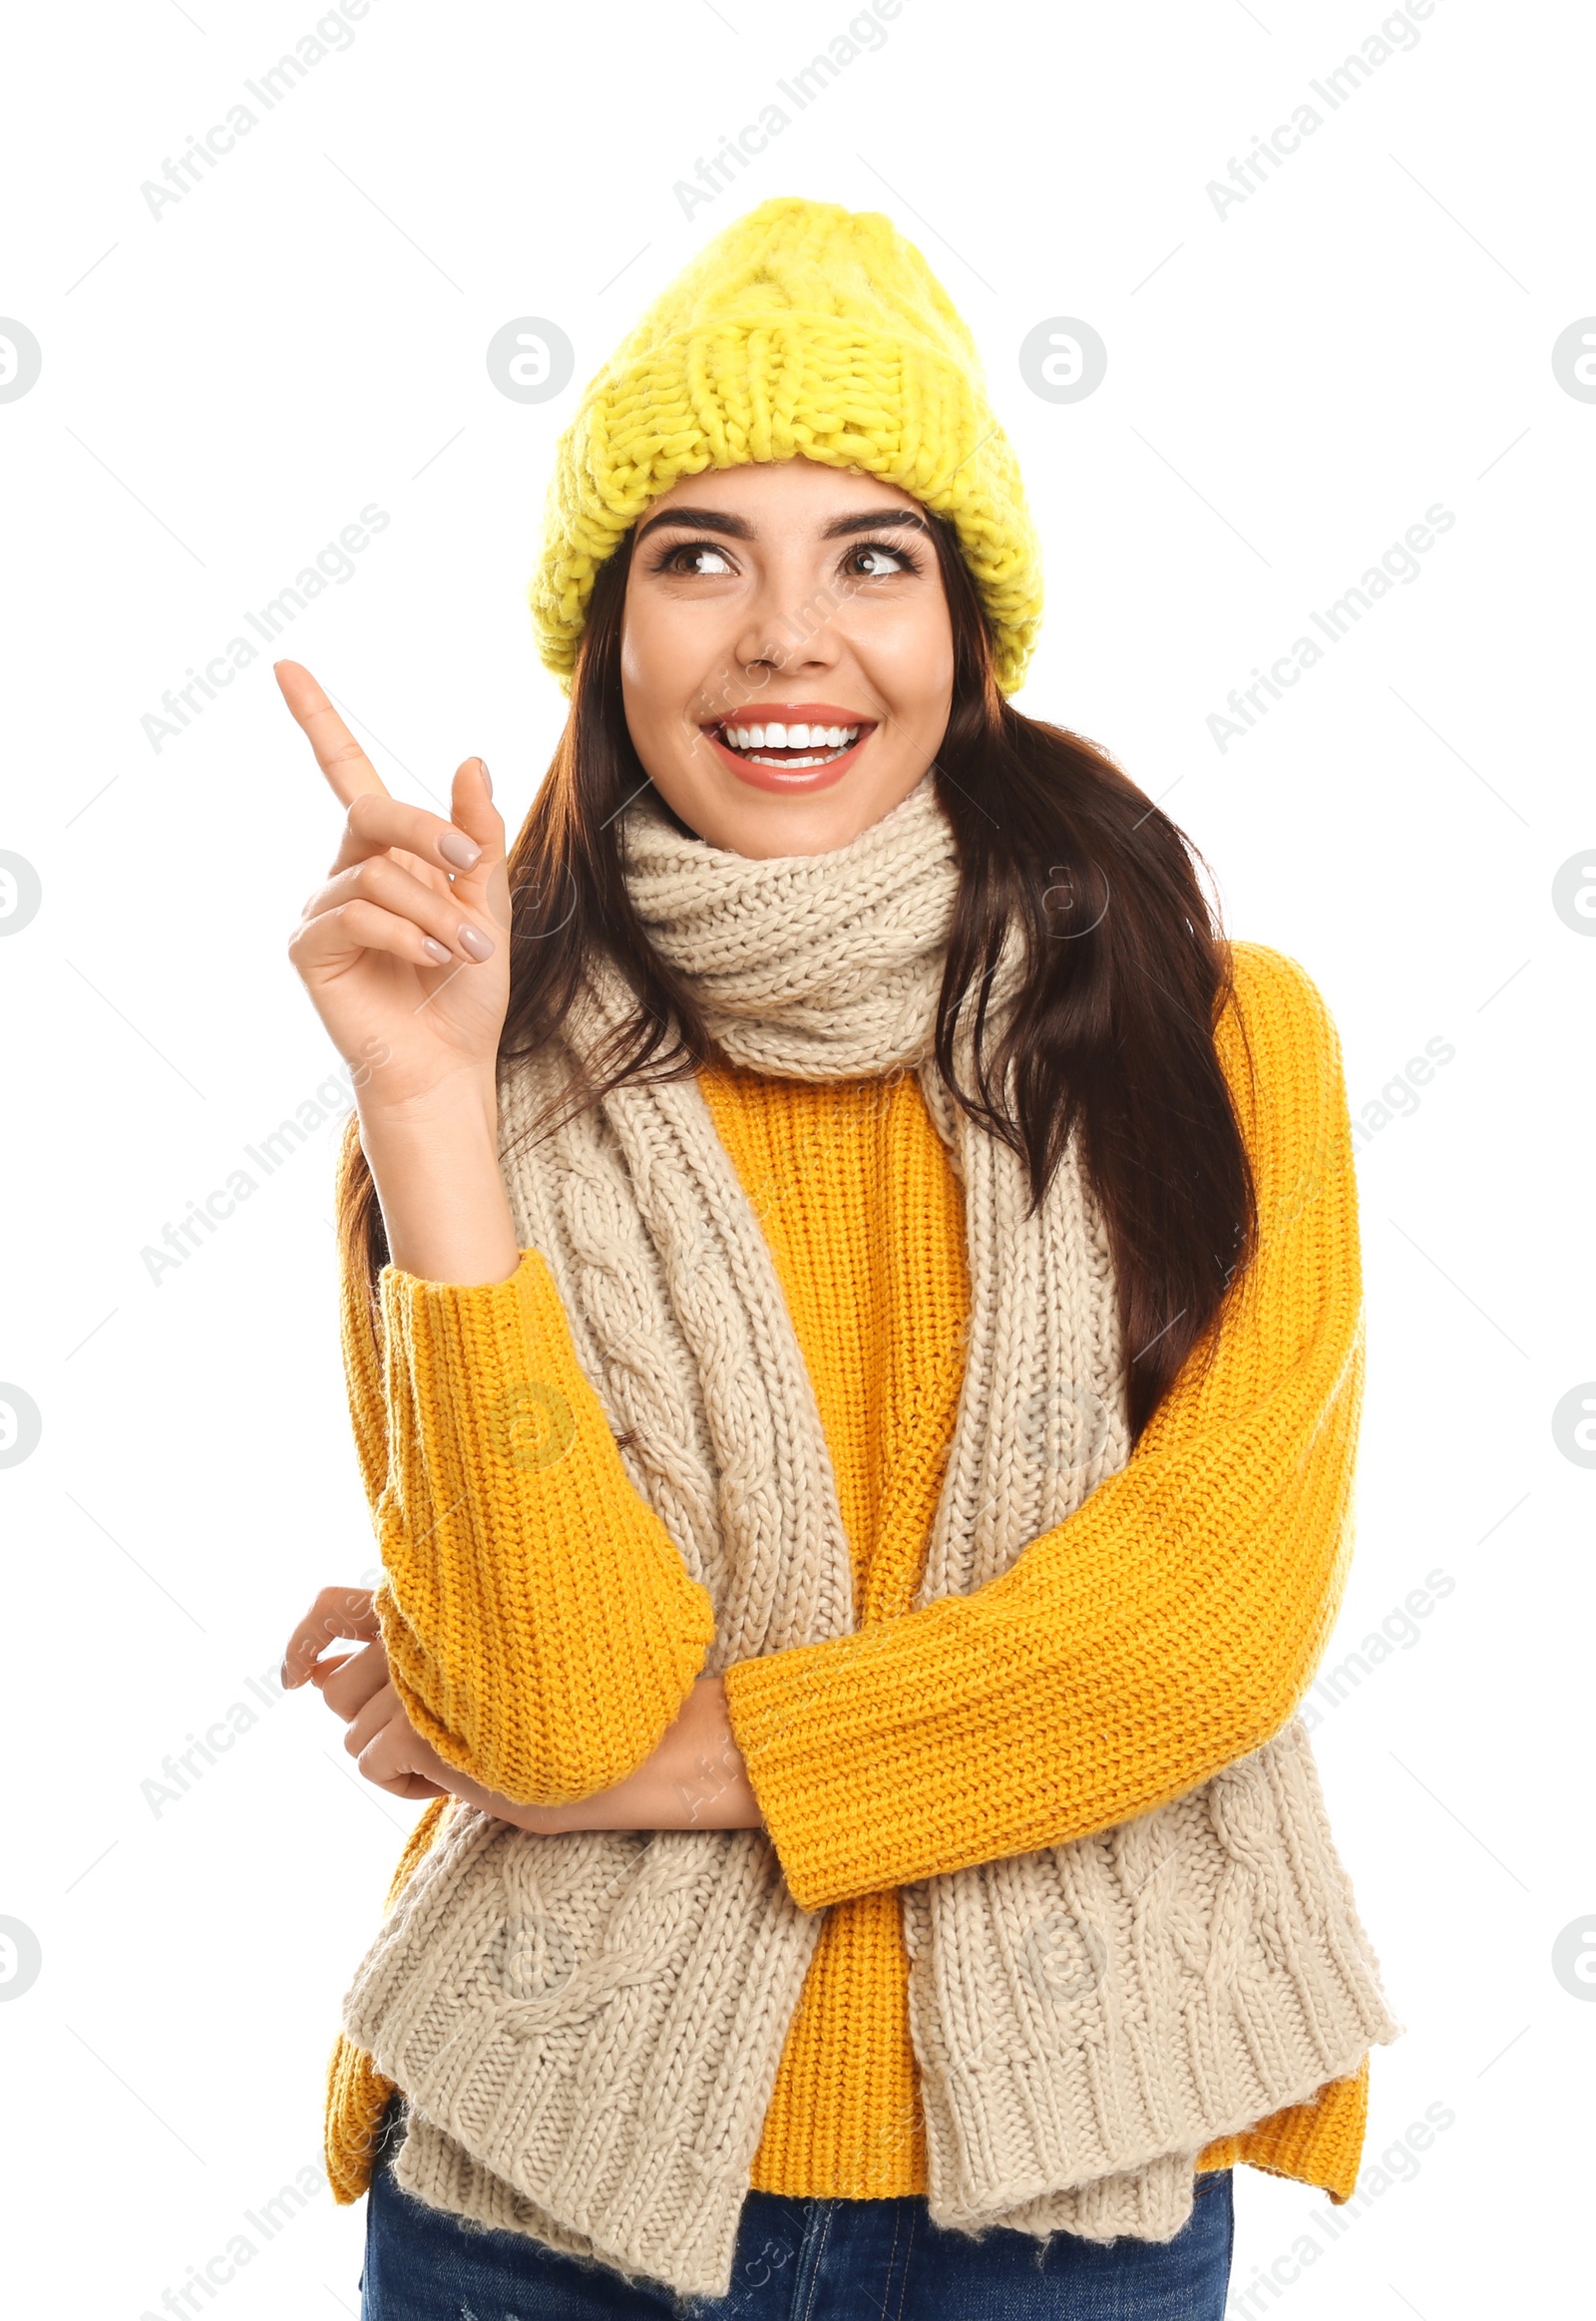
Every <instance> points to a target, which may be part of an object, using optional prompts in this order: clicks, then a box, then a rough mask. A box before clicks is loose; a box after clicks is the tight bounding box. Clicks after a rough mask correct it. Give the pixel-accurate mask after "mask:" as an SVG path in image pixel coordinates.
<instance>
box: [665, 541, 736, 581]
mask: <svg viewBox="0 0 1596 2321" xmlns="http://www.w3.org/2000/svg"><path fill="white" fill-rule="evenodd" d="M664 561H665V569H666V570H667V571H669V572H672V573H688V574H695V575H697V576H698V577H700V578H702V579H704V580H724V579H725V578H726V576H727V575H728V574H729V573H730V572H731V569H732V568H731V561H730V559H729V558H728V557H727V556H726V554H725V551H724V550H723V549H718V548H715V547H714V546H712V545H711V544H710V543H709V542H706V541H685V542H683V544H682V546H681V547H680V548H673V549H672V550H671V551H670V554H669V555H668V556H667V557H666V558H665V560H664Z"/></svg>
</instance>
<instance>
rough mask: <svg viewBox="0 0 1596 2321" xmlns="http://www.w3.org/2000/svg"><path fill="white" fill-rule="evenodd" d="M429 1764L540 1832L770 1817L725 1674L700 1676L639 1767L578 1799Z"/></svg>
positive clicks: (455, 1785) (456, 1789) (739, 1825)
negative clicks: (518, 1790)
mask: <svg viewBox="0 0 1596 2321" xmlns="http://www.w3.org/2000/svg"><path fill="white" fill-rule="evenodd" d="M428 1770H429V1773H430V1775H431V1777H432V1778H433V1779H435V1780H437V1781H438V1782H439V1783H440V1785H442V1786H443V1787H445V1788H447V1789H448V1790H449V1791H450V1792H451V1793H452V1794H453V1795H454V1796H457V1797H460V1798H462V1799H464V1801H465V1802H466V1803H467V1804H471V1805H478V1806H480V1807H481V1808H482V1810H483V1811H484V1812H485V1813H491V1814H493V1815H494V1817H495V1818H496V1819H497V1820H500V1821H510V1822H513V1823H514V1824H515V1825H516V1827H517V1828H520V1829H531V1830H535V1831H536V1832H537V1833H538V1834H539V1835H541V1836H556V1835H559V1834H561V1833H563V1832H565V1831H568V1830H573V1829H757V1828H759V1827H760V1826H761V1825H762V1822H763V1815H762V1814H761V1812H760V1810H759V1801H758V1799H757V1798H756V1797H755V1795H754V1792H753V1787H752V1784H751V1783H750V1781H749V1779H748V1774H747V1770H746V1768H745V1766H744V1764H743V1760H742V1752H741V1750H740V1749H739V1748H738V1746H737V1743H736V1741H735V1740H734V1739H733V1737H732V1732H731V1724H730V1720H729V1719H728V1717H727V1715H726V1696H725V1689H724V1687H723V1686H722V1684H721V1681H720V1679H719V1678H718V1677H699V1678H698V1679H697V1680H696V1682H695V1683H694V1685H693V1688H692V1691H691V1692H690V1693H689V1694H688V1696H687V1698H686V1700H685V1701H684V1702H683V1704H682V1708H681V1713H680V1715H679V1716H678V1717H677V1719H676V1721H675V1723H674V1724H673V1725H672V1726H671V1727H670V1728H669V1730H668V1731H667V1732H666V1733H665V1735H664V1737H663V1739H662V1740H661V1741H660V1742H659V1745H658V1747H657V1748H655V1749H654V1751H653V1753H652V1754H651V1755H650V1756H647V1757H645V1758H644V1760H643V1762H642V1763H641V1764H640V1765H638V1767H637V1769H636V1770H635V1772H632V1773H628V1774H627V1776H626V1778H625V1779H624V1780H623V1781H617V1782H616V1784H615V1786H614V1787H613V1788H611V1789H600V1790H598V1792H597V1793H596V1794H595V1795H594V1796H591V1797H584V1798H581V1799H580V1800H579V1801H578V1802H577V1803H576V1804H574V1805H520V1804H516V1803H515V1802H513V1800H511V1799H510V1798H508V1797H501V1796H498V1795H497V1794H495V1792H494V1791H493V1790H491V1789H485V1788H483V1787H482V1786H481V1784H480V1783H479V1782H476V1781H473V1780H471V1779H470V1778H469V1777H468V1776H467V1775H466V1774H464V1773H460V1772H457V1771H456V1770H455V1768H454V1767H453V1766H452V1765H449V1764H446V1763H444V1761H443V1759H442V1758H437V1757H434V1758H433V1761H432V1762H431V1763H430V1764H429V1767H428Z"/></svg>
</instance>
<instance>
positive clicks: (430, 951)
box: [421, 935, 450, 967]
mask: <svg viewBox="0 0 1596 2321" xmlns="http://www.w3.org/2000/svg"><path fill="white" fill-rule="evenodd" d="M421 948H422V950H423V951H424V952H425V953H426V955H427V957H428V959H430V960H431V961H433V962H434V964H435V965H436V966H438V967H447V966H448V965H449V958H450V953H449V946H448V945H447V944H446V943H439V942H438V941H436V939H435V938H434V937H432V936H430V935H424V936H423V937H422V939H421Z"/></svg>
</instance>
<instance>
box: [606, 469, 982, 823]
mask: <svg viewBox="0 0 1596 2321" xmlns="http://www.w3.org/2000/svg"><path fill="white" fill-rule="evenodd" d="M930 521H931V520H930V518H929V517H928V516H927V515H926V513H925V511H924V509H922V507H921V506H920V504H919V502H918V501H916V500H912V499H911V498H910V496H909V494H908V493H907V492H900V491H899V490H898V489H897V488H896V486H894V485H891V484H882V483H878V482H877V481H876V479H875V478H874V477H872V476H863V475H854V474H852V473H849V472H844V471H841V470H838V469H836V468H827V467H821V466H820V465H818V464H817V463H816V462H815V461H813V460H806V459H793V460H784V461H781V462H779V463H776V464H765V465H758V464H756V465H753V466H750V467H741V468H723V469H719V470H710V471H709V472H707V473H706V474H704V475H701V476H692V477H688V478H684V479H683V481H682V482H680V483H678V484H675V485H673V486H672V487H671V489H670V490H669V491H668V492H666V493H663V494H662V495H661V496H660V498H659V499H657V500H655V501H653V502H651V503H650V505H649V508H648V512H647V514H646V515H645V516H644V517H643V518H642V519H641V521H640V522H639V523H638V526H637V531H636V537H635V539H634V541H633V543H632V555H631V566H630V571H629V573H628V576H627V580H626V599H625V609H624V617H623V625H622V631H621V654H620V672H621V691H622V695H623V698H624V702H625V711H626V723H627V726H628V727H629V729H630V732H631V738H632V742H633V745H634V746H635V748H636V751H637V755H638V757H639V758H640V759H641V760H642V765H643V770H644V772H645V773H646V774H647V775H648V776H649V778H650V780H651V781H652V782H653V784H654V787H655V788H656V789H657V790H658V792H659V794H660V796H661V797H662V798H663V799H664V801H665V803H666V805H668V806H670V807H671V808H673V809H674V811H675V812H676V813H677V814H678V815H679V816H680V818H681V820H682V821H683V822H685V823H686V824H687V826H688V828H689V829H691V830H694V831H696V832H697V833H698V835H699V837H700V838H703V839H705V840H707V841H708V843H709V844H710V845H711V846H717V847H724V848H727V849H729V850H730V851H731V852H732V853H734V854H742V855H750V856H755V857H759V858H766V857H769V856H772V855H785V854H793V855H808V854H825V853H828V852H830V851H831V849H833V848H834V847H839V846H845V845H846V844H847V843H848V841H849V840H850V839H852V838H857V837H858V835H859V833H860V832H861V831H862V830H868V829H869V828H870V826H871V824H872V823H875V822H879V821H880V820H881V819H882V817H883V815H885V814H889V813H890V812H891V811H892V809H893V807H895V806H896V805H898V804H899V803H900V801H901V800H902V799H904V798H907V797H908V795H909V793H910V791H911V790H912V789H913V788H914V787H915V784H916V783H917V782H918V781H919V780H920V777H921V776H922V774H924V773H925V771H926V769H927V767H928V766H929V765H930V764H931V762H932V759H933V758H934V757H935V756H936V754H937V750H938V748H939V747H940V745H941V742H942V737H943V734H944V732H945V731H946V729H947V724H948V712H949V707H950V704H951V702H952V698H953V680H954V641H953V624H952V621H951V619H950V617H949V612H948V600H947V597H946V595H945V594H944V591H943V584H942V576H941V574H940V573H939V571H938V567H937V551H936V545H935V543H934V541H933V540H932V538H931V535H930V532H929V529H928V528H929V525H930Z"/></svg>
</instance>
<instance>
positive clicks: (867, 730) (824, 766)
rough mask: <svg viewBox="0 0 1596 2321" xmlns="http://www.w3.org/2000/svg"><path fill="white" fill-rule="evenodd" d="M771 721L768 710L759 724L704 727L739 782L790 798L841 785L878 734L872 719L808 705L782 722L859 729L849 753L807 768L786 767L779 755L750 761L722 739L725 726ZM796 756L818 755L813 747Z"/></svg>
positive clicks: (764, 754) (728, 720)
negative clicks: (774, 791) (780, 761)
mask: <svg viewBox="0 0 1596 2321" xmlns="http://www.w3.org/2000/svg"><path fill="white" fill-rule="evenodd" d="M772 718H773V711H772V709H770V708H767V709H765V710H764V711H763V713H762V714H761V716H760V717H759V719H757V720H751V719H746V718H745V719H743V720H734V719H732V718H729V717H728V718H724V719H721V720H718V721H717V722H716V723H714V724H711V725H706V726H704V728H703V733H704V737H705V739H706V740H707V741H708V742H709V744H710V746H711V748H712V749H713V750H714V751H715V754H716V756H717V757H718V758H719V759H720V761H721V763H722V764H723V765H728V766H730V767H731V769H732V771H733V772H734V773H735V774H736V776H737V778H738V780H739V781H742V782H746V783H747V785H748V787H749V788H750V789H752V790H777V791H781V792H782V793H784V794H785V795H787V796H791V795H793V794H794V793H796V792H799V791H810V790H825V789H829V788H830V787H831V785H832V783H833V782H840V781H841V780H842V777H843V775H844V774H846V773H847V771H848V769H849V768H850V766H852V765H853V764H854V762H855V761H856V759H857V758H858V756H859V752H860V751H861V750H862V749H863V748H864V746H865V744H866V742H867V741H868V740H869V739H870V737H871V735H872V734H873V733H874V732H875V730H876V727H875V721H874V720H873V719H871V718H865V717H850V716H848V715H847V714H845V713H844V712H843V711H840V710H838V711H835V712H833V711H832V710H831V708H830V706H829V704H826V705H820V704H805V705H804V707H803V709H802V710H800V709H799V708H796V707H795V708H794V709H792V710H791V711H790V712H789V713H788V719H787V720H783V722H788V721H790V722H791V723H794V724H806V723H807V724H824V725H828V726H831V725H851V726H857V727H858V729H859V734H858V739H857V740H856V741H854V742H852V743H850V745H849V746H848V747H847V748H846V749H843V750H839V751H838V752H837V754H836V755H835V756H832V755H831V754H830V753H829V751H828V752H827V754H826V755H825V756H824V757H823V758H822V759H821V762H820V763H819V764H818V765H817V764H814V763H810V764H808V765H799V764H794V765H790V766H784V765H782V764H780V763H779V757H780V753H779V751H778V752H769V751H765V752H761V753H760V756H759V757H750V756H749V755H748V754H747V753H746V752H744V751H742V750H735V749H732V748H730V747H729V746H728V744H727V743H726V742H725V741H724V740H723V739H722V738H721V725H722V724H726V725H730V724H733V723H737V722H742V723H748V722H758V723H761V724H763V723H767V722H770V721H771V720H772ZM793 754H794V756H795V757H796V758H809V759H811V760H813V758H814V755H815V752H814V749H813V747H812V746H810V747H806V748H801V749H799V750H796V751H795V752H794V753H793Z"/></svg>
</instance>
